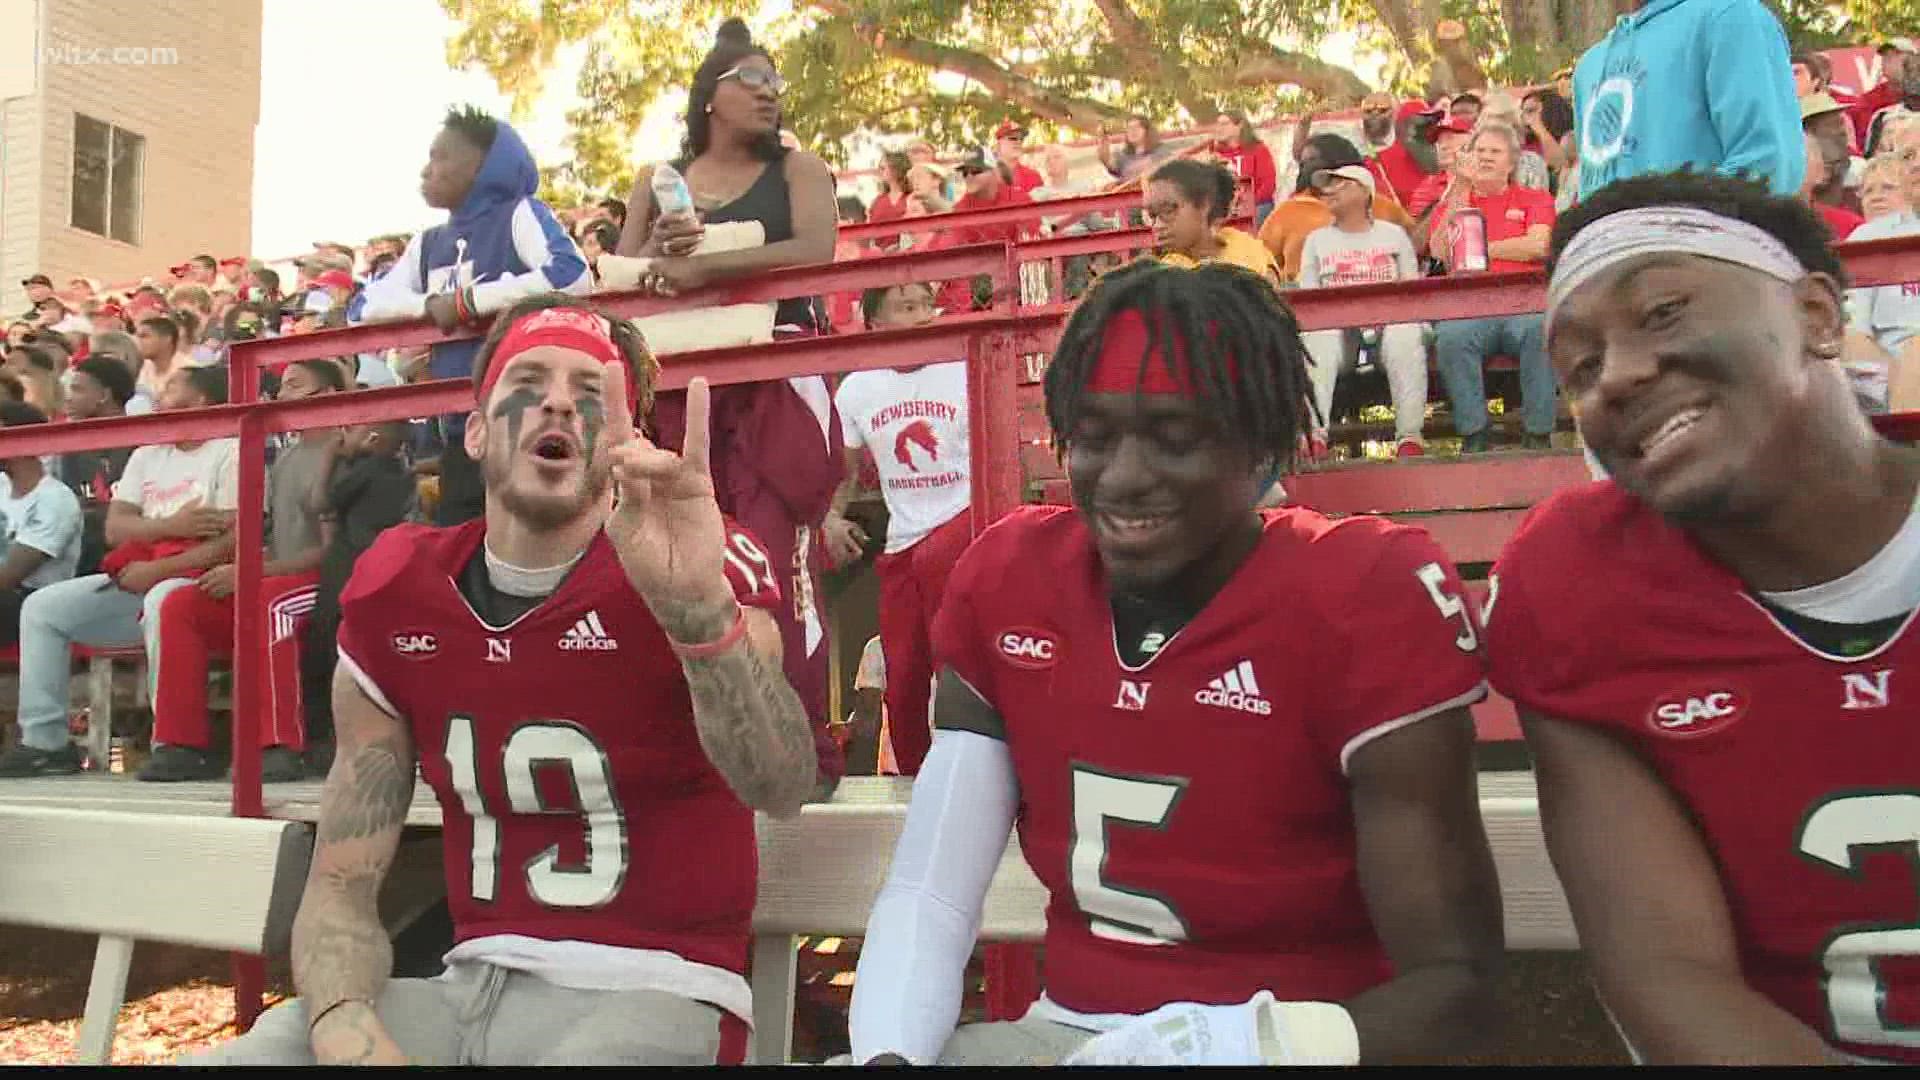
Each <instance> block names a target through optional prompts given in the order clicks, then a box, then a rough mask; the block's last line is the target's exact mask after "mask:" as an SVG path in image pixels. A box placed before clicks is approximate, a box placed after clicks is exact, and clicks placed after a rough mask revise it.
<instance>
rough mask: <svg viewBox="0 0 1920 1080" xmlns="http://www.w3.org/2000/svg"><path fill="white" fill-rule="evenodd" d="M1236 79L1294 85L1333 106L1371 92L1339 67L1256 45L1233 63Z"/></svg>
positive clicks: (1236, 82) (1256, 83) (1239, 82)
mask: <svg viewBox="0 0 1920 1080" xmlns="http://www.w3.org/2000/svg"><path fill="white" fill-rule="evenodd" d="M1232 78H1233V83H1234V85H1236V86H1268V85H1272V84H1275V83H1292V84H1294V85H1295V86H1298V87H1300V88H1301V89H1303V90H1305V91H1307V92H1308V93H1309V94H1311V95H1313V96H1314V97H1316V98H1319V99H1320V100H1322V101H1324V102H1326V103H1328V104H1330V105H1344V104H1349V103H1351V102H1355V101H1358V100H1360V99H1361V98H1362V97H1365V96H1366V94H1367V89H1368V87H1367V84H1366V83H1364V82H1361V81H1360V76H1358V75H1355V74H1354V73H1353V72H1351V71H1348V70H1347V69H1346V68H1343V67H1341V66H1340V65H1338V64H1329V63H1327V62H1326V61H1324V60H1321V59H1318V58H1316V57H1312V56H1308V55H1306V54H1305V53H1296V52H1288V51H1287V50H1285V49H1277V48H1274V47H1273V46H1271V45H1259V44H1255V43H1249V44H1248V45H1246V46H1245V47H1244V48H1243V49H1242V50H1241V52H1240V55H1239V57H1238V58H1236V60H1235V61H1234V64H1233V68H1232Z"/></svg>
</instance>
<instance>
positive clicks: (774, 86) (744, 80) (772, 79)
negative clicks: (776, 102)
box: [714, 64, 787, 97]
mask: <svg viewBox="0 0 1920 1080" xmlns="http://www.w3.org/2000/svg"><path fill="white" fill-rule="evenodd" d="M728 79H739V80H740V85H741V86H744V87H746V88H747V89H749V90H765V91H767V92H769V93H771V94H772V95H773V96H774V97H779V96H780V95H781V94H784V93H786V92H787V80H785V79H783V78H781V77H780V73H779V72H777V71H774V70H772V69H770V68H763V67H747V66H746V65H744V64H740V65H737V66H735V67H731V68H728V69H727V71H726V72H725V73H724V74H722V75H721V76H720V77H719V78H718V79H715V80H714V82H716V83H721V82H726V81H727V80H728Z"/></svg>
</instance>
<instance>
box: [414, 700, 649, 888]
mask: <svg viewBox="0 0 1920 1080" xmlns="http://www.w3.org/2000/svg"><path fill="white" fill-rule="evenodd" d="M446 756H447V768H448V770H449V771H450V772H451V773H452V774H453V789H454V790H455V791H456V792H458V793H459V795H460V805H461V807H462V808H464V809H465V810H466V812H467V817H468V818H469V819H470V820H471V821H472V822H473V852H472V858H471V861H470V864H469V866H468V877H469V878H470V879H471V881H472V885H471V889H472V893H473V898H474V899H475V900H480V901H485V902H491V901H492V900H493V899H494V897H495V896H496V895H498V893H499V890H500V821H499V819H498V818H497V817H495V816H494V815H493V814H491V813H489V812H488V811H487V805H486V800H485V799H484V798H482V797H481V794H480V774H479V769H480V762H479V755H478V752H477V751H476V749H475V746H474V739H473V718H472V717H470V716H461V715H459V714H457V713H456V714H455V715H454V716H452V717H450V718H449V719H448V721H447V745H446ZM541 766H550V767H554V768H562V769H565V770H566V773H567V782H568V786H570V787H571V788H572V789H573V792H574V805H572V806H548V805H547V803H546V802H545V800H544V799H543V798H542V797H541V795H540V791H539V788H538V787H537V786H536V785H535V784H534V779H533V773H534V770H535V769H538V768H540V767H541ZM500 769H501V774H502V778H503V779H504V780H505V781H506V785H505V786H506V789H507V812H508V813H510V814H554V815H559V816H563V817H572V818H578V819H579V820H580V823H581V828H582V829H583V831H584V832H585V834H586V836H585V839H586V858H585V859H584V860H582V861H581V862H580V863H579V864H578V865H572V866H569V865H565V864H563V863H562V862H561V859H560V846H559V845H558V844H555V845H553V846H552V847H549V848H547V849H546V850H545V851H542V852H541V853H540V854H538V855H536V856H534V858H533V859H532V860H531V861H529V862H528V863H527V864H526V866H525V867H524V868H523V870H522V873H524V874H525V875H526V879H527V894H528V895H529V896H532V897H533V898H534V899H535V900H537V901H539V902H540V903H542V904H545V905H546V906H547V907H555V908H594V907H599V906H601V905H602V904H605V903H607V902H609V901H611V900H612V899H613V898H614V897H615V896H618V895H619V894H620V886H621V885H623V884H625V883H626V878H627V820H626V815H625V814H623V813H622V812H621V810H620V802H619V800H618V799H617V798H615V797H614V791H613V765H612V763H611V762H609V761H608V760H607V755H606V753H605V752H604V751H602V750H601V749H600V744H599V743H596V742H594V741H593V736H591V735H588V734H587V733H586V732H585V731H583V730H581V729H580V728H579V727H577V726H575V725H573V724H569V723H567V722H566V721H564V720H535V721H533V722H531V723H527V724H522V725H521V726H520V727H517V728H515V729H514V730H513V733H512V734H510V735H508V736H507V742H506V746H505V748H504V750H503V751H502V753H501V759H500Z"/></svg>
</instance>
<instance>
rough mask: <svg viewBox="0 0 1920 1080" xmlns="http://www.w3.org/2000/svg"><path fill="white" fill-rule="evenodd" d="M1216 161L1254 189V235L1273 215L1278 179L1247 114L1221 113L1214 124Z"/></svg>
mask: <svg viewBox="0 0 1920 1080" xmlns="http://www.w3.org/2000/svg"><path fill="white" fill-rule="evenodd" d="M1212 150H1213V153H1214V156H1215V157H1218V158H1219V159H1220V163H1221V164H1222V165H1225V166H1226V167H1227V168H1228V169H1229V170H1231V171H1232V173H1233V174H1234V175H1235V176H1238V177H1240V178H1241V179H1243V180H1246V181H1248V182H1249V183H1251V184H1252V185H1253V227H1254V229H1255V230H1256V231H1257V230H1258V229H1259V228H1260V226H1261V225H1263V224H1265V222H1266V220H1267V215H1268V214H1271V213H1273V199H1274V191H1275V189H1276V188H1277V187H1278V186H1279V176H1278V174H1277V172H1276V171H1275V169H1274V167H1273V151H1271V150H1269V149H1267V144H1266V143H1264V142H1262V141H1261V140H1260V136H1259V134H1258V133H1257V132H1255V131H1254V130H1253V125H1252V124H1251V123H1249V122H1248V121H1247V114H1245V113H1241V112H1223V113H1221V114H1220V115H1219V116H1218V117H1216V118H1215V119H1214V121H1213V146H1212Z"/></svg>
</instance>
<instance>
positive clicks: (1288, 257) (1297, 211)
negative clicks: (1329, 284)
mask: <svg viewBox="0 0 1920 1080" xmlns="http://www.w3.org/2000/svg"><path fill="white" fill-rule="evenodd" d="M1373 219H1374V220H1375V221H1391V222H1393V223H1394V224H1395V225H1398V226H1400V227H1401V228H1403V229H1405V230H1407V231H1408V232H1409V233H1411V232H1412V231H1413V219H1412V218H1410V217H1408V216H1407V211H1406V208H1405V207H1403V206H1401V205H1400V204H1399V202H1397V201H1395V200H1394V198H1393V197H1392V196H1390V195H1375V196H1374V197H1373ZM1331 224H1333V211H1331V210H1329V209H1327V204H1326V203H1323V202H1321V201H1320V200H1319V198H1318V197H1316V196H1315V195H1314V194H1313V193H1312V192H1304V191H1303V192H1301V193H1299V194H1297V195H1295V196H1294V197H1293V198H1291V199H1288V200H1287V201H1285V202H1283V203H1281V204H1280V205H1278V206H1276V207H1274V208H1273V213H1271V214H1268V215H1267V220H1266V224H1264V225H1262V226H1260V242H1261V243H1263V244H1265V245H1267V250H1268V251H1271V252H1273V257H1274V258H1275V259H1278V260H1279V261H1280V280H1281V281H1284V282H1286V283H1288V284H1292V283H1293V282H1295V281H1298V280H1299V279H1300V249H1301V248H1302V247H1305V246H1306V243H1307V234H1308V233H1310V232H1312V231H1313V230H1315V229H1318V228H1320V227H1321V226H1323V225H1331Z"/></svg>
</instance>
